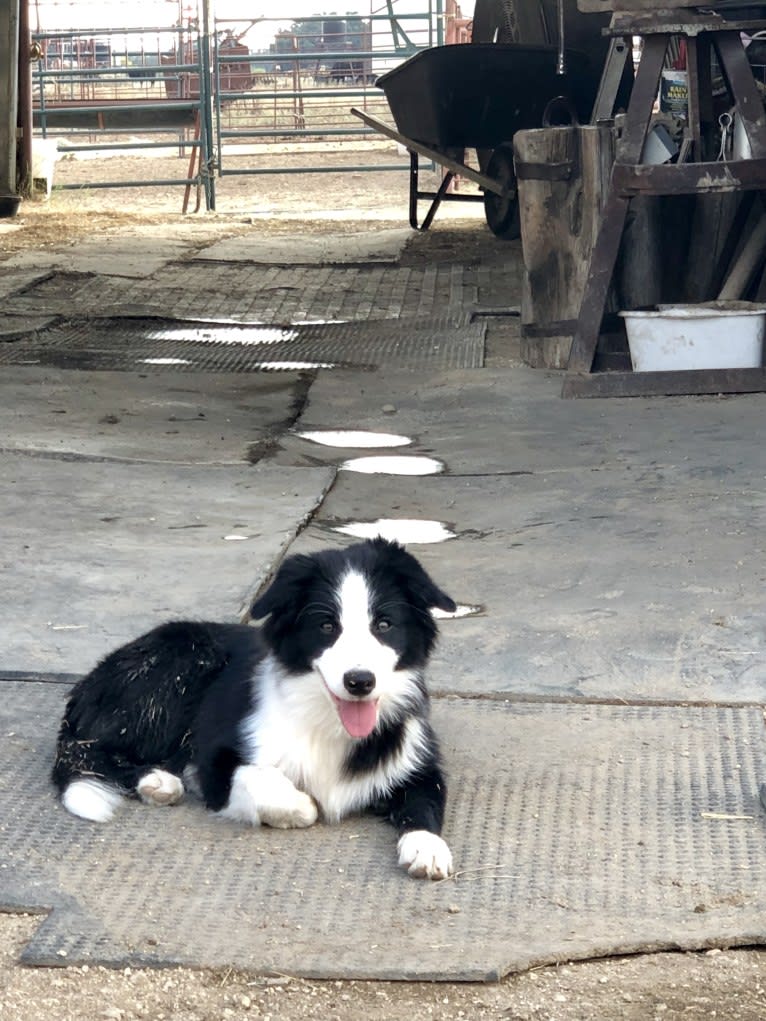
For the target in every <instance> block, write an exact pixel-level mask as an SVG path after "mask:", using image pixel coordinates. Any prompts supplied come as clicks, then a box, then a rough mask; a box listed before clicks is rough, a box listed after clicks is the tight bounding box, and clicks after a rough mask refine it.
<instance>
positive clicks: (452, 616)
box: [431, 603, 484, 620]
mask: <svg viewBox="0 0 766 1021" xmlns="http://www.w3.org/2000/svg"><path fill="white" fill-rule="evenodd" d="M481 613H484V607H483V606H468V605H466V604H465V603H458V604H457V609H456V610H454V611H453V612H452V613H447V611H446V610H439V609H438V608H437V607H435V606H434V607H432V608H431V615H432V616H434V617H437V618H438V619H439V620H459V619H460V618H461V617H478V616H479V614H481Z"/></svg>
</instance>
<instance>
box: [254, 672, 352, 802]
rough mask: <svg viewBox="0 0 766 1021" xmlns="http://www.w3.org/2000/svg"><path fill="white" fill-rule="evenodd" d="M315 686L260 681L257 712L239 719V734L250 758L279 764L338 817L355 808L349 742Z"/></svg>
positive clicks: (332, 711)
mask: <svg viewBox="0 0 766 1021" xmlns="http://www.w3.org/2000/svg"><path fill="white" fill-rule="evenodd" d="M312 680H313V679H312ZM315 684H316V682H315V681H314V683H313V684H306V685H297V686H293V685H291V686H290V689H289V690H287V691H286V690H284V688H282V687H281V686H278V685H277V684H276V683H273V682H272V683H267V684H266V685H264V687H263V688H262V690H261V691H260V692H259V704H258V708H257V709H256V712H255V713H254V714H253V715H252V716H251V717H250V718H248V719H247V720H245V721H243V731H242V736H243V740H244V744H245V753H246V756H247V758H248V761H249V762H251V763H253V764H254V765H258V766H275V767H277V768H278V769H279V770H281V771H282V772H283V773H284V775H285V776H286V777H287V778H288V779H289V780H291V781H292V782H293V783H294V784H295V786H296V787H298V788H299V789H300V790H302V791H305V792H306V793H307V794H310V795H311V796H312V797H313V798H314V800H315V801H316V802H317V803H318V804H319V806H320V808H321V809H322V813H323V815H324V816H325V818H326V819H328V820H329V821H336V820H337V819H339V818H341V817H342V816H343V815H344V814H346V812H348V811H350V810H351V808H353V807H355V806H354V804H353V802H354V801H355V798H354V797H353V795H352V792H351V790H350V789H349V788H350V787H353V786H354V784H353V783H351V784H349V782H348V778H346V777H345V776H344V763H345V761H346V757H347V755H348V751H349V746H350V742H349V739H348V738H347V737H346V735H345V733H344V731H343V728H342V727H341V725H340V722H339V720H338V718H337V714H336V712H335V709H334V708H333V706H332V705H331V704H330V702H329V700H328V699H327V698H326V696H325V695H324V693H323V692H322V691H321V690H316V687H315ZM301 688H302V689H303V690H300V689H301ZM349 795H352V796H351V797H349Z"/></svg>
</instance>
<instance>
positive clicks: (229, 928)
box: [0, 682, 766, 981]
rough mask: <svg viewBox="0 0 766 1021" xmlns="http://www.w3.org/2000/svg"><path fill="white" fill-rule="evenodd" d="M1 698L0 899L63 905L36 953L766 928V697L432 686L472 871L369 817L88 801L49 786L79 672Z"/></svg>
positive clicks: (179, 953) (356, 946) (418, 965)
mask: <svg viewBox="0 0 766 1021" xmlns="http://www.w3.org/2000/svg"><path fill="white" fill-rule="evenodd" d="M0 695H2V698H0V727H1V728H2V733H3V735H4V739H3V741H2V743H0V767H1V768H0V835H1V836H2V842H3V866H2V869H0V907H4V908H6V909H8V908H11V909H13V910H23V909H27V910H29V909H30V908H32V909H36V910H38V911H42V912H47V911H50V910H51V909H52V911H51V913H50V914H49V915H48V917H47V919H46V920H45V921H44V922H43V924H42V925H41V926H40V927H39V928H38V929H37V931H36V933H35V935H34V936H33V938H32V941H31V943H30V944H29V945H28V946H27V947H26V948H25V950H24V954H23V958H22V959H23V961H24V962H25V963H27V964H49V965H62V964H68V965H75V964H81V963H87V964H90V965H93V964H97V963H105V964H111V965H116V966H124V965H126V964H130V965H132V966H136V965H138V964H152V965H167V964H174V963H183V964H187V965H192V966H195V967H199V966H212V967H219V968H225V967H235V968H246V969H248V970H250V971H253V972H255V973H258V974H282V975H284V974H288V975H295V976H299V977H300V976H303V977H320V978H326V979H333V978H346V979H348V978H377V979H399V980H406V979H430V980H439V981H455V980H457V981H460V980H462V981H481V980H493V979H497V978H499V977H501V976H502V975H504V974H506V973H508V972H513V971H519V970H523V969H525V968H529V967H532V966H535V965H540V964H543V963H551V962H557V961H571V960H577V959H578V958H583V957H590V956H600V955H607V954H618V953H630V952H637V951H640V950H647V949H659V948H680V949H692V948H699V947H706V946H710V945H721V944H723V945H727V946H735V945H742V944H748V943H750V944H752V943H756V942H763V941H764V940H765V939H766V927H765V926H764V917H765V915H764V912H765V910H766V893H764V891H766V840H764V837H765V836H766V816H765V815H764V813H763V811H762V810H761V809H760V808H759V806H758V799H757V790H758V783H759V781H760V780H761V779H762V778H763V776H764V773H766V740H765V739H764V732H763V721H762V718H761V713H760V711H759V710H756V709H731V708H730V709H723V708H713V707H709V708H697V709H679V708H663V707H659V708H658V707H626V706H562V705H507V704H502V703H492V702H481V701H474V702H466V701H462V700H454V701H453V700H449V701H446V702H438V703H437V704H436V705H435V706H434V723H435V726H436V728H437V730H438V732H439V733H440V735H441V737H442V743H443V749H444V753H445V762H446V767H447V772H448V777H449V783H450V785H451V792H452V793H451V795H450V798H449V800H448V811H447V818H446V822H445V831H444V834H445V837H446V838H447V840H448V841H449V843H450V845H451V847H452V850H453V854H454V856H455V862H456V868H457V875H456V878H455V879H453V880H450V881H447V882H441V883H429V882H423V881H420V880H413V879H410V878H409V877H408V876H406V875H405V874H404V873H403V872H402V871H401V870H400V869H398V868H397V866H396V861H395V853H394V847H395V834H394V833H393V831H392V830H391V828H390V826H388V825H387V824H385V823H384V822H382V821H379V820H375V819H369V818H363V819H362V818H350V819H348V820H346V821H345V822H343V823H342V824H340V825H336V826H327V825H322V824H321V823H320V824H319V825H318V826H316V827H312V828H311V829H308V830H293V831H280V830H269V829H268V828H263V829H260V830H252V829H248V828H246V827H244V826H240V825H238V824H236V823H229V822H226V821H222V820H220V819H215V818H213V817H211V816H210V815H208V814H206V813H205V812H204V811H203V810H202V809H201V807H200V805H199V804H198V803H196V802H195V801H193V800H191V799H190V800H189V801H188V802H187V803H185V804H181V805H178V806H176V807H173V808H150V807H148V806H145V805H141V804H138V803H136V802H132V803H129V804H126V805H125V807H124V809H123V811H122V812H121V813H120V815H119V816H118V817H117V818H116V819H115V820H114V821H113V822H112V823H110V824H108V825H105V826H98V825H96V824H90V823H86V822H83V821H82V820H80V819H75V818H73V817H72V816H69V815H67V814H66V813H65V812H64V810H63V809H62V808H61V807H60V806H59V805H58V804H57V803H56V800H55V798H54V794H53V791H52V789H51V786H50V784H49V780H48V773H49V769H50V764H51V762H52V756H53V746H54V740H55V731H56V727H57V723H58V719H59V717H60V713H61V711H62V709H63V704H64V699H65V697H66V687H65V686H64V685H57V684H32V683H29V682H26V683H10V682H5V683H2V684H0Z"/></svg>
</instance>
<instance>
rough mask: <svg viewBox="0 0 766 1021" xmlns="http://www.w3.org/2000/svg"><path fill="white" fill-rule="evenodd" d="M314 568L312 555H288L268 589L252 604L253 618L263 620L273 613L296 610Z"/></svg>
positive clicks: (251, 612) (251, 613) (251, 615)
mask: <svg viewBox="0 0 766 1021" xmlns="http://www.w3.org/2000/svg"><path fill="white" fill-rule="evenodd" d="M314 570H315V565H314V560H313V559H312V558H311V557H309V556H304V555H302V554H296V555H294V556H292V557H288V558H287V560H285V561H284V563H283V564H281V566H280V567H279V570H278V571H277V573H276V574H275V575H274V577H273V579H272V581H271V584H270V585H269V587H268V588H267V589H266V591H265V592H263V593H261V595H259V596H258V597H257V598H256V599H255V600H254V602H253V603H252V604H251V606H250V617H251V619H252V620H262V619H263V618H264V617H268V616H269V615H271V614H277V613H279V614H281V613H285V612H287V611H289V610H291V609H292V610H294V609H295V608H296V606H297V604H298V602H299V598H300V593H301V590H302V589H304V588H305V586H306V583H307V581H308V579H309V578H311V577H312V576H313V573H314Z"/></svg>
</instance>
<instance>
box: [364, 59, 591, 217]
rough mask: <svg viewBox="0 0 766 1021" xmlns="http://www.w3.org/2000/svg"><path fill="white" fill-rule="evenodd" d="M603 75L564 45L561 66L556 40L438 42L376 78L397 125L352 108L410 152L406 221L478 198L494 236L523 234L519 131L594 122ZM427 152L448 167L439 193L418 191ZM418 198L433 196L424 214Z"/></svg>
mask: <svg viewBox="0 0 766 1021" xmlns="http://www.w3.org/2000/svg"><path fill="white" fill-rule="evenodd" d="M562 66H563V68H564V73H561V68H562ZM600 75H601V64H600V62H598V63H596V62H593V61H591V59H590V58H589V57H588V55H586V54H584V53H581V52H579V51H576V50H575V51H573V50H567V51H566V53H565V61H564V62H563V65H562V61H561V53H560V52H559V50H558V49H557V47H555V46H543V45H540V46H524V45H520V44H517V43H505V44H501V43H460V44H456V45H450V46H435V47H432V48H431V49H427V50H421V51H420V52H419V53H417V54H415V56H413V57H411V58H410V59H409V60H406V61H405V62H404V63H403V64H400V65H399V67H397V68H394V70H393V71H389V72H388V73H387V74H384V75H383V76H382V77H380V78H378V80H377V82H376V84H377V85H378V86H379V87H380V88H381V89H383V91H384V92H385V95H386V99H387V100H388V105H389V108H390V110H391V114H392V116H393V118H394V122H395V124H396V129H394V128H392V127H390V126H389V125H388V124H385V123H384V122H383V121H380V120H378V119H377V118H375V117H371V116H370V115H369V114H367V113H365V112H363V111H361V110H357V109H354V110H352V113H354V114H355V115H356V116H357V117H359V118H360V119H361V120H362V121H364V123H365V124H367V125H368V127H371V128H373V129H374V130H375V131H379V132H380V133H381V134H383V135H386V136H387V137H388V138H392V139H394V140H395V141H397V142H399V143H400V144H401V145H403V146H404V147H405V148H406V149H407V150H408V152H409V153H410V192H409V219H410V225H411V226H412V227H413V228H414V229H416V230H427V229H428V228H429V227H430V226H431V223H432V221H433V218H434V216H435V215H436V212H437V210H438V208H439V206H440V204H441V203H442V202H443V201H445V200H449V201H471V202H473V201H479V202H483V203H484V213H485V216H486V220H487V224H488V226H489V228H490V230H491V231H492V232H493V233H494V234H496V235H497V236H498V237H518V232H519V222H518V205H517V201H516V176H515V172H514V166H513V148H512V139H513V136H514V134H515V133H516V132H517V131H520V130H522V129H525V128H536V127H543V126H545V124H546V122H547V123H548V124H556V123H558V124H561V123H577V121H578V120H581V121H587V119H588V118H589V116H590V112H591V107H592V106H593V101H594V98H595V96H596V92H597V89H598V84H599V79H600ZM562 112H563V114H564V116H563V119H560V118H561V114H562ZM467 149H475V150H476V153H477V158H478V163H479V168H480V169H479V170H475V169H474V168H473V167H470V166H468V165H467V164H466V162H465V153H466V150H467ZM421 156H422V157H425V158H427V159H429V160H432V161H433V162H434V163H437V164H439V165H440V166H442V167H444V168H445V170H446V173H445V175H444V177H443V179H442V182H441V184H440V186H439V188H438V190H437V191H436V192H428V191H421V190H420V187H419V183H418V161H419V158H420V157H421ZM456 175H459V176H460V177H464V178H467V179H468V180H470V181H473V182H474V183H475V184H477V185H478V186H479V188H480V189H481V190H482V192H483V195H481V194H472V195H468V194H465V195H463V194H460V193H450V192H449V187H450V184H451V183H452V181H453V179H454V178H455V176H456ZM420 199H431V205H430V207H429V209H428V211H427V213H426V215H425V217H424V218H423V220H422V221H421V222H418V202H419V200H420Z"/></svg>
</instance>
